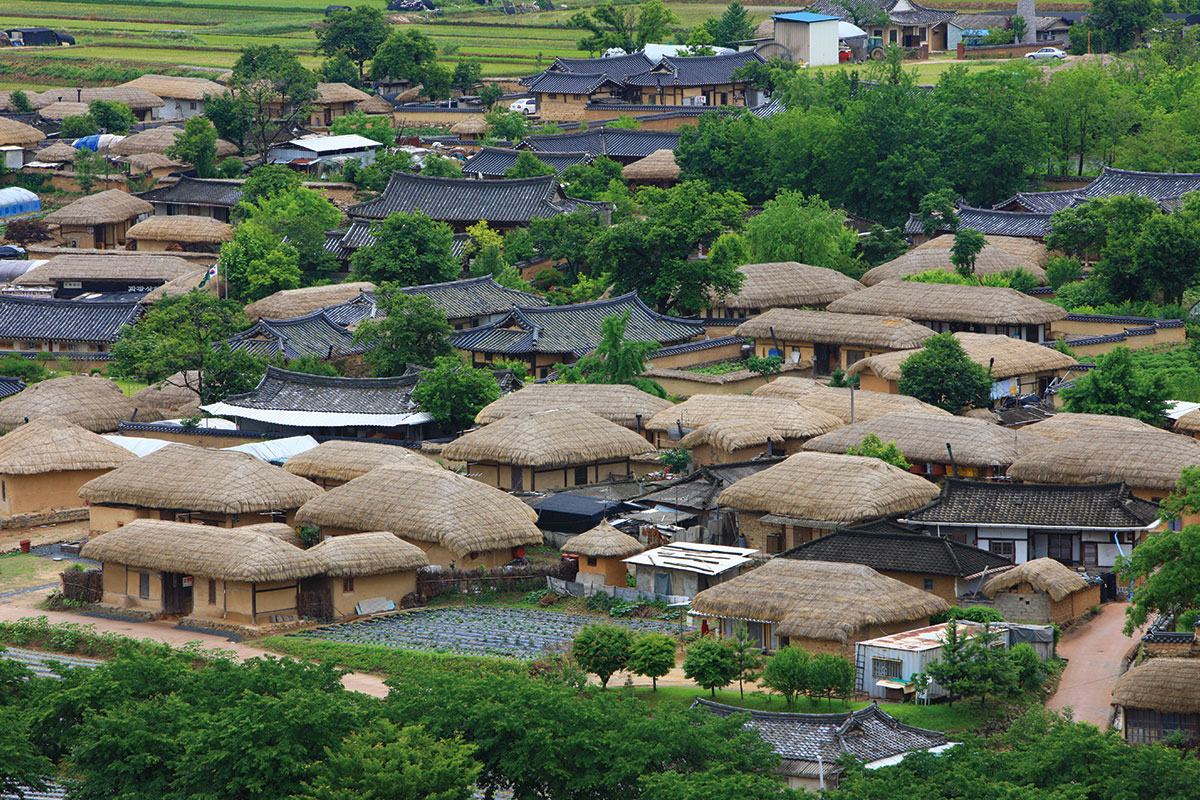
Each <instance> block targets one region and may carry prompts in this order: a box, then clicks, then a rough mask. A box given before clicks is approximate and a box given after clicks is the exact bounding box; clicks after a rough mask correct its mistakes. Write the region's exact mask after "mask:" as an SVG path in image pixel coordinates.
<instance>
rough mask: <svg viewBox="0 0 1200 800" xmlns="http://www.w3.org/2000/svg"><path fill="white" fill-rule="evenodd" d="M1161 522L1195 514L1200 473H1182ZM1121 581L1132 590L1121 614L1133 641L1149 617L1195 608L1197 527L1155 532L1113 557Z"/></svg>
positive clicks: (1199, 555)
mask: <svg viewBox="0 0 1200 800" xmlns="http://www.w3.org/2000/svg"><path fill="white" fill-rule="evenodd" d="M1160 509H1161V510H1160V515H1161V516H1162V518H1163V519H1167V520H1178V519H1182V518H1184V517H1192V516H1195V515H1196V514H1198V513H1200V467H1195V466H1189V467H1184V468H1183V472H1182V474H1181V475H1180V479H1179V483H1178V485H1177V486H1176V489H1175V491H1174V492H1172V493H1171V494H1170V495H1169V496H1168V497H1167V499H1166V500H1164V501H1163V502H1162V504H1161V507H1160ZM1117 572H1118V573H1119V574H1120V577H1121V581H1122V582H1123V583H1128V584H1129V585H1131V586H1136V587H1137V591H1135V592H1133V595H1132V597H1131V598H1130V604H1129V607H1128V608H1126V609H1125V635H1126V636H1132V635H1133V633H1134V631H1135V630H1137V629H1138V628H1141V627H1142V626H1144V625H1145V624H1146V622H1147V621H1148V620H1149V619H1150V615H1151V614H1158V615H1162V616H1167V615H1171V614H1178V613H1180V612H1182V611H1183V610H1184V609H1191V608H1197V607H1200V525H1186V526H1184V527H1183V528H1181V529H1180V530H1162V531H1156V532H1155V533H1153V534H1151V535H1150V536H1148V537H1147V538H1146V540H1145V541H1144V542H1142V543H1141V544H1139V545H1138V546H1137V547H1135V548H1133V551H1132V552H1131V553H1130V554H1129V555H1127V556H1118V557H1117Z"/></svg>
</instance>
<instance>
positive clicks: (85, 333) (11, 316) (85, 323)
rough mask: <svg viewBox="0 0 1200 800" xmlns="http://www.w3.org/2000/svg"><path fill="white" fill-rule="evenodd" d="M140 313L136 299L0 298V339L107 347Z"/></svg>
mask: <svg viewBox="0 0 1200 800" xmlns="http://www.w3.org/2000/svg"><path fill="white" fill-rule="evenodd" d="M141 312H142V307H141V306H140V305H139V304H138V303H137V301H136V299H134V300H131V301H128V302H98V301H95V300H54V299H46V298H40V297H19V296H15V295H0V338H4V339H28V340H30V341H57V342H90V343H95V344H101V343H110V342H115V341H116V340H117V337H118V336H120V334H121V329H122V328H124V327H125V326H126V325H129V324H130V323H132V322H133V321H134V320H135V319H137V318H138V316H140V314H141Z"/></svg>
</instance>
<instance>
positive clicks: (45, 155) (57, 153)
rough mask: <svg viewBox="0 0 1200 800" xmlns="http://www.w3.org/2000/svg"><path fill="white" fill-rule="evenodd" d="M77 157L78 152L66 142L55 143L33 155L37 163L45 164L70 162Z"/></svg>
mask: <svg viewBox="0 0 1200 800" xmlns="http://www.w3.org/2000/svg"><path fill="white" fill-rule="evenodd" d="M78 157H79V151H78V150H76V149H75V148H74V147H72V146H71V145H69V144H67V143H66V142H55V143H54V144H52V145H50V146H49V147H43V148H42V149H41V150H38V151H37V153H35V154H34V158H36V159H37V160H38V161H45V162H55V163H63V162H71V161H74V160H75V159H76V158H78Z"/></svg>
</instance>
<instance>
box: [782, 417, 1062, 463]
mask: <svg viewBox="0 0 1200 800" xmlns="http://www.w3.org/2000/svg"><path fill="white" fill-rule="evenodd" d="M871 433H873V434H875V435H876V436H878V437H879V438H880V439H882V440H883V441H885V442H895V443H896V446H897V447H899V448H900V452H901V453H903V454H904V458H905V460H907V461H911V462H915V463H932V464H949V463H950V456H949V455H948V453H947V450H946V445H950V446H951V447H953V448H954V461H955V463H958V464H962V465H964V466H968V467H992V468H1004V467H1007V466H1008V465H1009V464H1011V463H1012V462H1014V461H1016V460H1017V459H1018V458H1020V457H1021V456H1022V455H1025V454H1026V453H1030V452H1036V451H1037V450H1041V449H1045V448H1047V447H1050V446H1052V445H1053V444H1054V443H1053V442H1052V441H1051V440H1050V439H1043V438H1042V437H1040V436H1038V435H1037V434H1035V433H1029V432H1028V431H1022V430H1014V429H1011V428H1001V427H1000V426H999V425H993V424H991V423H988V422H984V421H983V420H978V419H971V418H969V417H955V416H950V415H936V414H921V413H916V414H914V413H911V412H907V411H897V412H893V413H891V414H884V415H883V416H880V417H875V418H874V419H871V420H866V421H864V422H856V423H854V424H853V425H849V426H847V427H845V428H842V429H840V430H836V431H833V432H832V433H826V434H825V435H823V436H818V437H817V438H815V439H809V440H808V441H807V442H805V443H804V449H805V450H816V451H819V452H822V453H845V452H846V451H847V450H849V449H850V448H852V447H857V446H858V445H859V444H861V443H862V440H863V438H864V437H865V436H867V434H871Z"/></svg>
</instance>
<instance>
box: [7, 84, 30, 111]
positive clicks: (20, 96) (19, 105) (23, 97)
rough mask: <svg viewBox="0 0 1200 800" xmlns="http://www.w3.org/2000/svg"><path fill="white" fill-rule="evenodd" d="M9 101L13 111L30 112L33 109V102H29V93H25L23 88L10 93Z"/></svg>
mask: <svg viewBox="0 0 1200 800" xmlns="http://www.w3.org/2000/svg"><path fill="white" fill-rule="evenodd" d="M8 102H9V104H10V105H11V106H12V107H13V111H16V112H17V113H18V114H29V113H32V111H33V104H32V103H30V102H29V95H27V94H25V92H24V90H22V89H17V90H16V91H14V92H13V93H12V94H10V95H9V96H8Z"/></svg>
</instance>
